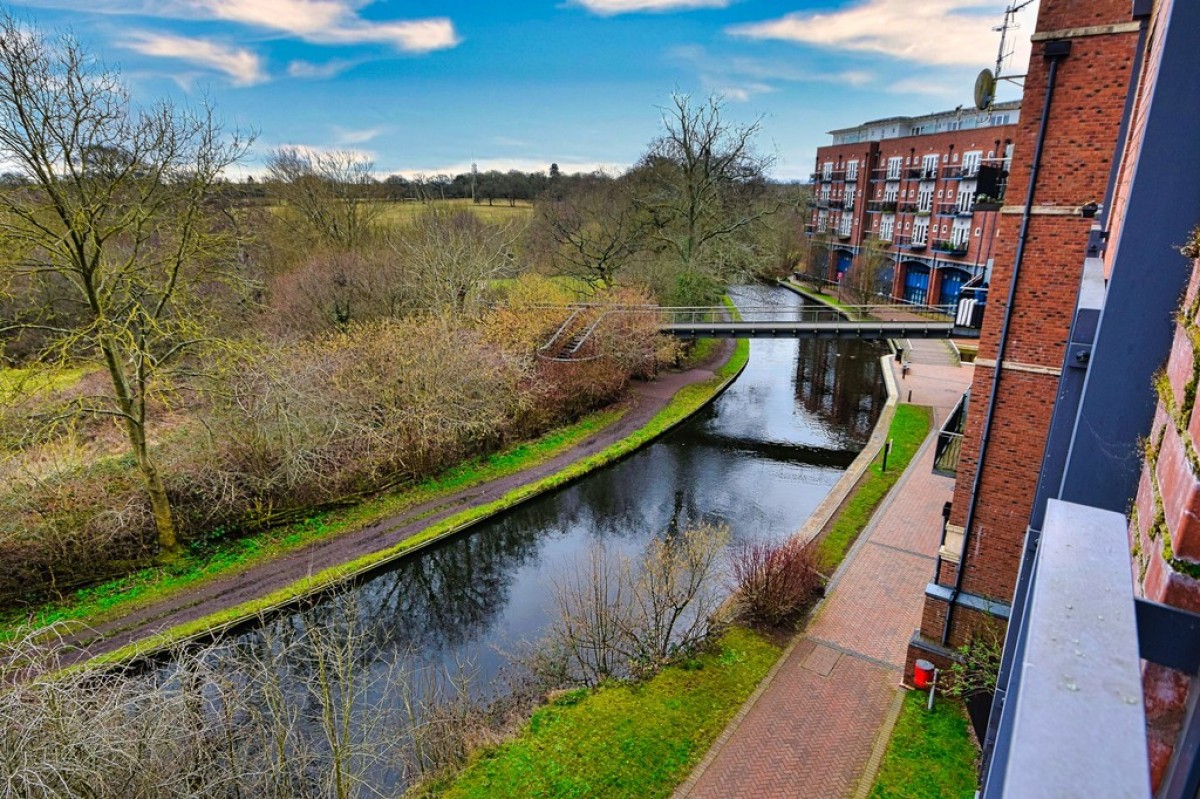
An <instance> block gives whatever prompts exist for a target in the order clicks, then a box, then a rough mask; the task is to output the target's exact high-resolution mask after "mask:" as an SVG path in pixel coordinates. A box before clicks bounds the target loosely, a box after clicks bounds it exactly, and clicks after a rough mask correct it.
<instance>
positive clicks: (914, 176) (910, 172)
mask: <svg viewBox="0 0 1200 799" xmlns="http://www.w3.org/2000/svg"><path fill="white" fill-rule="evenodd" d="M921 172H922V170H921V167H919V166H910V167H906V168H905V169H904V177H905V178H907V179H908V180H920V179H921Z"/></svg>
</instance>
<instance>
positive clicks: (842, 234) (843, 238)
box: [835, 230, 850, 241]
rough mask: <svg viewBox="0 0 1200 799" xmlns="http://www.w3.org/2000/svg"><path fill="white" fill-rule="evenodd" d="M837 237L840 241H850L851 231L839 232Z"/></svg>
mask: <svg viewBox="0 0 1200 799" xmlns="http://www.w3.org/2000/svg"><path fill="white" fill-rule="evenodd" d="M835 235H836V236H837V237H838V240H839V241H850V231H849V230H839V231H837V233H836V234H835Z"/></svg>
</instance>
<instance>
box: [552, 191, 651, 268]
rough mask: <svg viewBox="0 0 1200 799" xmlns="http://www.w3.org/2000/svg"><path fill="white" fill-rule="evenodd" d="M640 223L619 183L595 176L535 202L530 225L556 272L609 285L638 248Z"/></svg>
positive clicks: (642, 228) (641, 242)
mask: <svg viewBox="0 0 1200 799" xmlns="http://www.w3.org/2000/svg"><path fill="white" fill-rule="evenodd" d="M644 221H645V216H644V215H642V214H640V213H638V211H637V209H636V208H635V207H634V205H633V203H632V198H631V197H630V195H629V192H628V190H627V186H626V184H625V183H624V182H622V181H619V180H615V179H613V178H610V177H608V176H606V175H603V174H595V175H588V176H586V177H582V178H579V179H578V180H577V181H574V182H572V183H571V185H570V187H569V188H568V189H566V191H564V192H562V194H561V196H560V197H557V198H547V199H546V200H545V201H543V202H540V203H538V207H537V214H536V216H535V218H534V222H533V224H534V236H535V238H537V239H540V240H542V241H544V242H545V245H546V250H548V256H549V260H550V263H551V264H552V265H553V267H554V270H555V272H556V273H557V274H561V275H569V276H571V277H576V278H579V279H580V280H583V281H585V282H586V283H588V284H589V285H591V286H593V287H599V286H612V285H614V284H615V283H616V281H617V274H618V273H619V272H620V271H621V270H622V269H623V268H624V267H625V266H626V265H627V264H628V263H629V262H630V260H631V259H633V258H634V256H635V255H636V254H637V253H638V252H639V251H640V250H641V249H642V248H643V246H644V241H643V236H644V233H645V230H644V228H645V225H644Z"/></svg>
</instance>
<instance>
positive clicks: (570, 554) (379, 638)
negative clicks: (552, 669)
mask: <svg viewBox="0 0 1200 799" xmlns="http://www.w3.org/2000/svg"><path fill="white" fill-rule="evenodd" d="M732 294H733V296H734V299H735V301H736V302H737V303H738V304H739V306H743V307H750V306H769V307H770V308H772V309H773V310H772V311H771V312H770V313H771V314H772V315H775V316H777V317H778V316H781V315H782V316H784V317H785V318H794V319H800V318H802V316H801V315H802V314H803V313H804V312H805V311H804V305H803V302H802V301H801V298H799V297H798V296H796V295H795V294H793V293H791V292H789V291H786V290H783V289H779V288H767V287H742V288H739V289H736V290H735V291H733V292H732ZM750 347H751V351H750V361H749V364H748V366H747V368H746V369H745V371H744V372H743V373H742V375H741V376H740V377H739V378H738V379H737V380H736V381H735V382H734V384H733V385H732V386H731V387H730V388H729V389H728V390H727V391H726V392H725V393H724V394H722V395H721V397H719V398H718V399H717V400H716V401H715V402H714V403H712V404H711V405H710V406H708V407H707V408H705V409H704V410H703V411H701V412H700V413H698V414H697V415H696V416H695V417H693V418H692V419H691V420H689V421H688V422H687V423H685V424H683V425H681V426H680V427H678V428H676V429H675V430H674V431H672V432H671V433H669V434H668V435H666V436H664V437H663V438H661V439H659V440H658V441H657V442H655V443H654V444H652V445H650V446H648V447H646V448H645V449H642V450H640V451H638V452H637V453H635V454H633V455H631V456H630V457H628V458H626V459H624V460H622V461H620V462H618V463H615V464H613V465H611V466H609V467H606V468H604V469H601V470H599V471H597V472H594V473H592V474H589V475H588V476H586V477H584V478H582V479H580V480H578V481H577V482H575V483H572V484H570V485H568V486H565V487H564V488H562V489H560V490H557V491H554V492H550V493H548V494H545V495H542V496H540V497H538V498H536V499H533V500H531V501H529V502H526V503H524V504H522V505H520V506H518V507H516V508H514V509H512V510H511V511H508V512H506V513H504V514H502V515H500V516H497V517H494V518H492V519H490V520H488V521H485V522H483V523H482V524H481V525H479V526H478V527H476V528H474V529H473V530H472V531H471V532H469V533H468V534H464V535H460V536H458V537H456V538H453V539H451V540H448V541H446V542H444V543H442V544H440V545H437V546H435V547H432V548H429V549H426V550H424V551H422V552H421V553H419V554H417V555H416V556H414V557H412V558H410V559H407V560H404V561H401V562H399V563H398V564H396V565H394V566H393V567H391V568H389V569H387V570H385V571H381V572H380V573H378V574H375V575H373V576H371V577H370V578H368V579H364V580H363V581H361V582H360V583H358V584H357V585H355V586H354V587H353V588H351V589H349V590H348V592H346V593H345V594H339V595H338V596H336V597H331V598H329V599H325V600H321V601H320V602H319V603H318V604H317V605H316V606H315V607H311V608H306V609H305V610H304V611H303V612H299V611H298V612H296V613H294V614H283V615H280V616H278V617H276V618H274V619H272V620H271V621H270V622H268V623H267V624H266V625H265V626H264V627H261V628H257V629H252V630H248V631H245V632H243V633H242V634H241V635H240V636H239V638H238V639H237V640H236V641H234V642H232V643H231V644H230V646H231V647H232V650H233V651H234V652H235V653H236V652H237V650H241V652H242V653H243V654H246V655H249V654H251V652H252V651H254V650H258V651H259V653H260V655H261V652H262V650H264V649H265V650H269V651H271V652H272V653H273V655H272V660H273V661H274V662H275V663H276V664H286V666H285V667H284V668H283V669H282V670H283V671H285V672H289V673H293V674H294V675H296V676H300V677H305V676H307V675H311V672H312V669H314V668H315V667H316V666H315V665H314V664H313V663H311V662H309V663H300V662H292V661H290V660H288V655H287V651H288V649H289V643H288V642H289V641H292V640H295V638H296V637H297V636H298V635H300V633H301V631H302V630H303V629H304V628H305V627H306V626H310V625H312V623H313V620H314V619H320V620H322V621H323V622H332V623H333V625H334V626H335V627H338V626H341V627H345V628H347V629H349V628H353V629H354V630H355V641H356V647H357V650H356V651H355V652H354V653H353V655H352V656H353V659H354V661H355V662H356V663H357V666H356V668H358V669H360V670H363V671H366V672H368V673H369V672H372V671H374V672H376V673H379V674H383V673H387V672H388V670H389V669H392V668H394V664H395V661H396V660H397V659H398V658H403V659H406V662H418V663H430V664H442V665H445V666H448V667H450V668H451V669H453V668H456V667H458V666H461V664H463V663H469V664H470V666H469V670H470V672H471V675H472V684H473V685H474V686H475V689H476V691H477V692H480V693H482V695H484V696H486V697H488V698H496V697H500V696H502V695H503V692H504V690H505V689H504V687H503V686H504V685H505V672H506V666H507V664H508V663H509V656H510V654H511V653H513V652H514V651H516V650H518V649H520V648H522V647H527V646H529V645H530V644H532V643H533V642H536V641H537V639H538V638H539V637H540V635H541V634H542V632H543V630H544V629H545V628H546V625H547V623H548V621H549V619H550V612H551V610H550V606H551V590H552V583H553V581H554V580H555V579H556V578H558V579H561V575H563V574H566V573H568V570H570V569H571V568H573V565H574V563H576V562H577V561H578V560H579V559H580V558H581V557H582V556H584V555H585V554H586V553H587V552H589V550H590V549H591V547H592V545H593V543H594V542H597V541H601V542H604V543H605V545H606V547H608V548H609V549H610V550H621V551H626V552H629V553H631V554H634V553H636V552H638V551H640V550H641V549H642V548H643V547H644V546H645V545H646V543H647V542H648V541H649V540H650V539H651V538H652V537H654V536H660V535H663V534H664V532H666V531H669V530H671V529H673V528H678V527H683V526H686V525H690V524H693V523H696V522H712V523H718V524H723V525H727V526H728V527H729V529H730V533H731V546H736V545H737V544H738V543H739V542H743V541H749V540H766V541H778V540H780V539H783V538H785V537H787V536H788V535H790V534H791V533H793V532H795V531H796V530H798V529H799V528H800V527H801V526H802V525H803V523H804V521H805V520H806V519H807V517H808V516H809V514H810V513H811V512H812V511H813V510H814V509H815V508H816V506H817V505H818V504H819V503H820V502H821V500H822V499H823V498H824V497H825V495H826V494H827V492H828V491H829V489H830V488H831V487H832V486H833V484H834V483H835V482H836V481H837V480H838V479H839V477H840V476H841V474H842V473H843V472H844V470H845V469H846V467H847V466H849V464H850V463H851V461H853V460H854V458H855V456H856V455H857V453H858V452H859V450H860V449H861V448H862V446H863V445H864V443H865V442H866V440H867V438H868V437H869V435H870V432H871V428H872V426H873V424H874V420H875V418H876V413H877V410H878V409H879V408H880V407H882V404H883V402H882V400H883V387H882V381H881V378H880V375H879V356H880V354H882V352H883V350H882V349H881V348H880V345H878V344H870V343H864V342H855V341H811V340H809V341H797V340H791V339H756V340H753V341H751V343H750ZM347 616H349V617H351V618H347ZM298 649H303V647H300V648H298ZM226 651H229V650H228V649H227V650H226ZM234 657H235V659H236V657H237V656H236V654H235V655H234ZM302 659H303V656H297V657H296V658H295V659H294V660H296V661H300V660H302ZM317 665H319V664H317ZM283 679H284V680H285V681H286V680H287V679H289V678H288V677H286V676H285V677H284V678H283ZM282 693H283V694H291V695H294V696H300V695H303V694H304V691H298V692H296V693H295V694H293V691H292V690H291V689H288V688H284V689H283V691H282ZM368 693H371V694H374V698H373V699H372V700H370V701H378V699H379V698H381V697H383V696H385V695H386V696H391V693H390V692H388V691H386V690H383V689H379V690H372V691H369V692H368ZM379 776H380V779H382V780H383V781H384V782H386V783H388V784H390V785H392V786H393V787H396V781H397V780H398V779H400V778H399V777H398V776H397V774H396V773H395V772H392V773H391V774H389V775H386V776H385V775H379Z"/></svg>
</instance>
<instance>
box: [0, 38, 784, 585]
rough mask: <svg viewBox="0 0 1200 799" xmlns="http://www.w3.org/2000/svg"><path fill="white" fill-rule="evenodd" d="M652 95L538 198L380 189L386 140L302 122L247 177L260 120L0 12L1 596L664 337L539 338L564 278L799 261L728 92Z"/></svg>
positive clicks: (651, 323) (108, 565) (182, 547)
mask: <svg viewBox="0 0 1200 799" xmlns="http://www.w3.org/2000/svg"><path fill="white" fill-rule="evenodd" d="M661 113H662V123H663V126H662V131H663V132H662V134H661V135H660V136H659V137H657V138H656V139H655V140H654V141H652V142H650V143H649V145H648V147H647V149H646V152H645V153H644V155H643V156H642V157H641V158H640V159H639V160H638V162H637V163H636V164H635V165H633V166H632V167H631V168H630V169H629V170H627V171H626V172H624V173H622V174H619V175H607V174H593V175H578V176H566V175H561V174H557V171H556V170H554V169H551V171H550V173H549V174H548V175H546V176H545V179H544V181H542V183H540V184H537V186H538V187H540V188H537V191H538V193H537V194H536V198H537V199H536V203H535V208H534V212H533V214H532V216H531V217H529V218H516V217H514V218H509V219H506V220H504V221H502V222H499V223H497V222H494V221H488V219H487V218H486V217H484V216H481V215H479V214H476V213H473V212H472V210H471V208H470V206H469V205H468V206H467V207H463V206H462V205H461V204H459V205H454V206H452V205H448V204H438V203H430V204H429V205H428V207H425V208H418V209H416V212H415V213H412V214H408V215H405V216H404V217H402V218H395V217H390V216H389V213H392V211H393V210H394V207H393V206H391V205H389V204H388V203H386V202H383V201H382V199H381V195H380V194H379V193H378V192H379V190H380V187H382V186H386V185H388V183H389V180H388V179H385V180H383V181H380V180H378V179H377V178H376V176H375V174H374V169H373V165H372V164H371V163H370V162H369V161H367V160H365V159H363V158H361V157H360V156H357V155H355V154H352V153H341V152H314V151H310V150H307V149H302V148H296V147H284V148H280V149H278V150H276V151H274V152H273V153H271V154H270V155H269V158H268V161H267V173H266V176H265V177H264V178H263V180H261V181H259V182H257V183H256V186H258V187H261V190H262V191H263V192H264V196H265V197H267V198H268V200H269V202H266V203H246V202H244V201H243V200H244V197H242V196H240V195H239V192H238V191H236V190H233V189H231V186H234V185H235V184H231V183H229V182H227V181H226V179H225V173H226V171H227V170H228V169H229V167H230V166H232V165H233V164H235V163H237V162H238V161H239V160H241V159H242V158H244V157H245V155H246V154H247V152H248V151H249V149H250V147H251V145H252V142H253V137H252V136H251V135H249V134H247V133H246V132H244V131H238V130H229V129H225V128H223V127H222V126H221V125H220V124H219V122H218V120H217V117H216V115H215V113H214V111H213V109H211V108H210V107H208V106H205V105H200V106H199V107H195V108H180V107H177V106H175V105H173V104H172V103H170V102H166V101H163V102H158V103H154V104H151V105H140V104H138V103H135V102H134V101H133V99H132V98H131V97H130V95H129V93H128V91H127V89H126V87H125V85H124V84H123V82H122V80H121V78H120V75H119V73H117V72H116V71H115V70H113V69H111V68H109V67H107V66H106V65H105V64H104V63H103V62H102V61H101V60H99V59H98V58H96V57H95V56H94V55H93V54H92V53H90V52H89V51H88V50H87V49H86V48H85V47H84V46H83V45H82V44H81V43H80V42H79V41H78V40H76V39H74V38H72V37H70V36H49V35H46V34H43V33H41V32H39V31H38V30H37V29H35V28H31V27H29V26H27V25H24V24H22V23H19V22H17V21H15V20H14V19H13V18H12V17H4V18H3V19H0V160H2V161H3V162H4V163H5V164H6V165H8V168H9V169H10V170H11V173H10V174H9V175H8V176H7V177H6V178H5V180H3V181H2V182H0V239H2V240H3V241H4V243H5V245H6V246H5V247H4V248H3V255H2V256H0V358H2V362H3V364H4V366H5V368H3V369H0V400H2V402H0V477H3V483H2V484H0V566H3V568H0V601H3V602H7V603H10V604H11V603H13V602H22V601H33V600H36V599H39V598H41V597H44V596H45V595H47V594H54V593H57V592H63V591H66V590H69V589H71V588H73V587H75V586H77V585H80V584H84V583H87V582H89V581H95V580H97V579H100V578H103V577H108V576H113V575H118V574H121V573H123V572H125V571H129V570H131V569H134V568H137V567H139V566H140V565H143V564H146V563H148V562H155V561H162V560H168V561H169V560H173V559H176V558H178V557H179V556H180V555H181V554H183V553H184V552H185V551H187V550H189V549H195V548H196V547H204V546H208V545H210V544H211V543H212V542H213V541H214V540H219V539H220V538H221V537H222V536H227V535H237V534H243V533H246V532H254V531H257V530H261V529H263V528H264V527H268V526H271V525H274V524H279V523H283V522H286V521H290V520H295V519H297V518H303V517H304V515H305V514H311V513H313V512H315V511H317V510H319V509H321V508H327V507H331V506H336V505H337V504H339V503H342V504H345V503H349V502H355V501H359V500H360V499H361V498H363V497H366V496H369V495H371V494H372V493H373V492H378V491H380V490H383V489H385V488H388V487H394V486H398V485H404V484H410V483H413V482H415V481H419V480H421V479H423V478H425V477H427V476H429V475H431V474H434V473H436V472H437V471H438V470H440V469H444V468H446V467H447V466H449V465H451V464H452V463H455V462H457V461H460V460H462V459H463V458H469V457H472V456H474V455H478V454H481V453H485V452H491V451H495V450H496V449H497V448H500V447H503V446H506V445H508V444H510V443H512V442H514V441H517V440H522V439H526V438H529V437H530V436H535V435H537V434H539V433H541V432H543V431H546V430H548V429H550V428H552V427H554V426H556V425H560V424H563V423H564V422H568V421H570V420H572V419H575V418H577V417H578V416H579V415H580V414H582V413H585V412H586V411H588V410H590V409H593V408H596V407H598V406H600V405H603V404H604V403H607V402H611V401H612V400H613V399H614V398H615V397H617V396H618V395H619V393H620V391H621V390H622V389H623V387H624V386H625V385H626V383H627V382H628V381H629V380H630V379H636V378H639V377H648V376H651V375H653V374H654V373H655V372H656V371H657V370H658V369H659V368H661V367H662V366H664V365H670V364H671V363H672V362H673V361H674V359H675V358H676V357H677V356H678V353H679V345H678V342H673V341H671V340H667V339H664V338H662V337H660V336H658V335H657V333H656V329H655V320H654V319H653V318H651V317H650V316H649V315H643V316H638V315H629V314H623V315H607V316H605V317H604V319H603V323H602V324H601V323H598V325H597V328H596V329H595V331H594V334H593V335H592V336H591V337H590V338H589V340H588V347H589V348H590V350H589V353H588V358H587V359H579V360H577V361H576V362H563V361H561V360H554V359H547V358H545V357H543V356H544V353H543V354H542V355H539V348H540V347H542V346H543V345H545V344H546V342H547V341H549V340H550V338H551V336H552V335H553V333H554V331H556V330H557V329H558V328H559V327H560V326H561V325H562V324H563V322H564V319H565V318H566V316H567V312H566V311H563V310H555V309H554V307H553V306H554V305H556V304H557V305H559V306H561V305H563V304H566V303H568V302H571V301H573V300H578V299H580V298H581V297H582V298H586V299H587V300H588V301H589V302H591V303H597V304H600V305H604V304H625V305H645V304H650V303H653V302H666V303H672V304H686V305H699V304H712V303H714V302H716V300H717V298H718V297H719V295H720V293H721V292H722V291H723V288H724V286H725V285H726V284H727V283H728V282H730V281H733V280H741V279H745V278H746V277H748V276H752V275H756V274H770V273H779V272H781V271H786V270H787V269H789V268H790V265H791V263H792V262H793V261H794V259H795V252H796V247H797V230H798V229H799V227H800V226H799V225H798V224H797V220H798V218H799V214H800V210H799V209H800V208H801V202H802V196H801V195H800V194H799V193H798V192H797V191H796V189H795V187H789V186H783V185H779V184H776V183H773V182H772V181H770V180H769V178H768V169H769V168H770V166H771V163H772V159H771V157H770V156H767V155H763V154H761V153H759V152H757V150H756V149H755V137H756V135H757V133H758V130H759V126H758V123H757V122H752V123H750V124H746V125H738V124H734V123H731V122H730V121H728V119H727V118H726V117H725V115H724V114H723V104H722V101H721V100H720V98H718V97H709V98H705V99H699V100H698V99H695V98H692V97H691V96H688V95H683V94H677V95H675V96H673V97H672V98H671V101H670V103H669V104H668V105H667V106H666V107H664V108H663V109H662V112H661ZM454 183H455V181H449V184H450V185H449V186H447V191H448V192H449V191H450V186H452V185H453V184H454ZM536 183H537V182H536V181H533V180H532V178H531V179H530V180H529V181H526V184H528V185H527V189H528V190H529V191H531V192H532V191H534V187H535V184H536ZM393 185H398V184H397V182H395V181H393ZM430 185H433V184H432V183H431V184H430ZM476 189H477V190H478V186H476ZM256 190H257V189H256ZM525 190H526V189H522V191H525ZM441 191H442V188H441V186H440V185H439V186H438V188H437V192H438V193H437V196H438V197H439V199H440V197H441V196H442V195H441ZM429 196H433V195H429ZM447 196H448V195H447ZM478 196H479V195H477V198H478ZM514 196H515V194H514ZM72 374H73V375H74V377H73V378H72V379H70V380H67V379H65V378H64V375H72Z"/></svg>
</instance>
